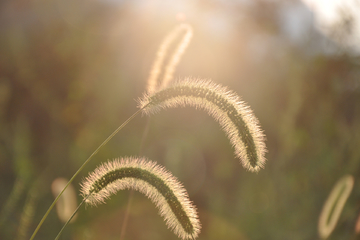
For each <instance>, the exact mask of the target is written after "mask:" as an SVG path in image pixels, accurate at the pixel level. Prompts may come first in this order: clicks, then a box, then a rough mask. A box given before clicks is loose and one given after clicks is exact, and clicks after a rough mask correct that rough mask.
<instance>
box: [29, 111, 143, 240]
mask: <svg viewBox="0 0 360 240" xmlns="http://www.w3.org/2000/svg"><path fill="white" fill-rule="evenodd" d="M144 107H146V106H144ZM144 107H143V108H144ZM143 108H140V109H139V110H137V111H136V112H135V113H134V114H133V115H131V117H129V118H128V119H127V120H126V121H125V122H123V124H121V125H120V127H118V128H117V129H116V130H115V131H114V132H113V133H112V134H110V136H109V137H108V138H106V139H105V141H104V142H102V143H101V144H100V146H99V147H98V148H97V149H96V150H95V151H94V152H93V153H92V154H91V155H90V157H89V158H88V159H86V161H85V162H84V163H83V165H81V167H80V168H79V169H78V170H77V172H76V173H75V174H74V175H73V176H72V178H71V179H70V180H69V182H68V183H67V184H66V186H65V187H64V189H63V190H62V191H61V192H60V193H59V195H58V196H57V197H56V198H55V200H54V202H53V203H52V204H51V206H50V207H49V209H48V210H47V211H46V213H45V214H44V216H43V217H42V219H41V221H40V222H39V224H38V226H37V227H36V229H35V231H34V233H33V234H32V235H31V238H30V240H33V239H34V237H35V235H36V233H37V232H38V231H39V229H40V227H41V225H42V224H43V223H44V221H45V219H46V218H47V216H48V215H49V213H50V211H51V210H52V209H53V208H54V206H55V204H56V203H57V201H58V200H59V198H60V196H61V195H62V194H63V192H64V191H65V189H66V188H67V187H68V186H69V185H70V183H72V181H73V180H74V179H75V177H76V176H77V175H78V174H79V172H80V171H81V170H82V169H83V168H84V167H85V165H86V164H87V163H88V162H89V161H90V159H92V157H93V156H94V155H95V154H96V153H98V152H99V150H100V149H101V148H102V147H103V146H104V145H105V144H106V143H108V142H109V141H110V139H112V138H113V137H114V136H115V134H117V133H118V132H119V131H120V130H121V129H122V128H123V127H125V126H126V124H128V123H129V122H130V121H131V120H132V119H133V118H134V117H136V116H137V115H138V114H139V113H140V112H141V111H142V109H143Z"/></svg>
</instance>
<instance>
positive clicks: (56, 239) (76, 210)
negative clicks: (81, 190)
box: [55, 193, 91, 240]
mask: <svg viewBox="0 0 360 240" xmlns="http://www.w3.org/2000/svg"><path fill="white" fill-rule="evenodd" d="M90 194H91V193H90ZM90 194H89V195H87V196H86V197H85V198H84V199H83V200H82V201H81V203H80V204H79V206H78V207H77V208H76V209H75V211H74V213H73V214H72V215H71V216H70V218H69V219H68V220H67V222H66V223H65V224H64V226H63V227H62V228H61V230H60V232H59V233H58V235H57V236H56V238H55V240H58V239H59V237H60V235H61V233H62V232H63V231H64V229H65V227H66V226H67V225H68V224H69V222H70V221H71V220H72V219H73V217H74V216H75V214H76V213H77V212H78V211H79V209H80V207H81V206H82V205H83V203H84V202H85V201H86V199H87V198H88V197H89V196H90Z"/></svg>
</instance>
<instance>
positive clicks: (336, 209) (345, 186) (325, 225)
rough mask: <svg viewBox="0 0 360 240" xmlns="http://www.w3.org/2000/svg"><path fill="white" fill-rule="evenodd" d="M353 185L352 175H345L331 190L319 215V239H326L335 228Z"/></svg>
mask: <svg viewBox="0 0 360 240" xmlns="http://www.w3.org/2000/svg"><path fill="white" fill-rule="evenodd" d="M353 186H354V177H353V176H351V175H346V176H344V177H342V178H341V179H340V180H339V181H338V182H337V183H336V184H335V186H334V188H333V189H332V190H331V192H330V194H329V197H328V198H327V200H326V201H325V204H324V206H323V208H322V211H321V213H320V217H319V223H318V232H319V237H320V238H321V239H327V238H328V237H329V236H330V234H331V233H332V231H333V230H334V229H335V227H336V224H337V222H338V220H339V218H340V215H341V212H342V210H343V208H344V205H345V203H346V201H347V199H348V197H349V196H350V193H351V191H352V189H353Z"/></svg>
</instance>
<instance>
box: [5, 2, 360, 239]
mask: <svg viewBox="0 0 360 240" xmlns="http://www.w3.org/2000/svg"><path fill="white" fill-rule="evenodd" d="M164 2H165V3H164ZM164 2H163V1H143V2H142V1H119V2H117V1H115V0H114V1H110V0H108V1H89V2H83V1H80V0H76V1H60V0H54V1H43V0H30V1H23V0H16V1H3V2H2V3H0V5H1V7H0V53H1V54H0V183H1V184H0V208H1V209H0V211H1V212H0V239H28V238H29V237H30V234H31V233H32V231H33V230H34V229H35V227H36V225H37V223H38V222H39V221H40V219H41V217H42V216H43V214H44V213H45V211H46V210H47V208H48V207H49V206H50V204H51V202H52V201H53V196H52V194H51V183H52V181H53V180H54V179H56V178H58V177H65V178H68V179H69V178H70V177H71V176H72V175H73V174H74V173H75V171H76V170H77V169H78V168H79V167H80V165H81V164H82V163H83V162H84V161H85V159H86V158H87V157H88V156H89V155H90V154H91V153H92V152H93V151H94V150H95V148H96V147H97V146H98V145H99V144H100V143H101V142H102V141H103V140H104V139H105V138H106V137H107V136H108V135H109V134H110V133H111V132H112V131H113V130H115V129H116V128H117V127H118V126H119V125H120V124H121V123H122V122H123V121H124V120H126V119H127V118H128V117H129V116H130V115H131V114H132V113H134V112H135V111H136V109H137V108H136V106H137V103H136V99H137V98H139V97H140V96H141V95H142V93H143V92H144V91H145V86H146V79H147V77H148V71H149V70H150V68H151V63H152V61H153V59H154V57H155V53H156V50H157V47H158V45H159V44H160V43H161V40H162V38H163V37H164V36H165V35H166V34H167V33H168V32H169V31H170V30H171V29H172V28H173V27H174V26H176V25H177V24H178V23H179V22H180V20H181V19H182V18H181V17H179V16H182V15H181V14H184V15H185V16H186V21H187V22H188V23H190V24H191V25H192V26H193V28H194V37H193V40H192V42H191V43H190V45H189V47H188V49H187V52H186V53H185V54H184V57H183V59H182V61H181V63H180V65H179V67H178V69H177V71H176V73H175V75H176V76H177V78H181V77H185V76H194V77H201V78H211V79H212V80H213V81H214V82H217V83H219V84H222V85H225V86H228V87H229V88H230V89H232V90H234V91H235V92H237V93H238V94H239V95H240V96H243V99H244V101H246V102H247V103H248V104H249V105H250V106H251V108H252V109H253V110H254V113H255V115H256V116H257V117H258V118H259V120H260V123H261V125H262V128H263V129H264V130H265V134H266V136H267V142H266V143H267V148H268V154H267V159H268V161H267V163H266V165H265V169H263V170H261V171H260V172H259V173H258V174H253V173H249V172H246V171H244V170H243V168H242V167H241V165H240V164H239V163H238V162H237V160H235V159H234V156H233V152H232V149H231V147H230V144H229V142H228V140H227V138H226V137H225V134H224V133H223V132H222V131H221V129H219V128H218V124H217V123H216V122H214V121H213V120H212V119H211V118H210V117H209V116H207V115H206V114H205V113H204V112H201V111H196V110H194V109H190V108H184V109H172V110H167V111H163V112H161V113H159V114H158V115H156V116H153V117H151V121H150V126H149V134H148V136H147V138H146V139H145V142H144V146H143V155H144V156H146V157H148V158H149V159H151V160H154V161H158V162H159V163H160V164H162V165H164V166H165V167H166V168H167V169H169V171H171V172H172V173H173V174H174V175H175V176H177V177H178V179H179V180H180V181H181V182H183V184H184V186H185V188H186V189H187V190H188V193H189V195H190V199H191V200H192V201H193V202H194V203H195V205H196V206H197V208H198V210H199V217H200V221H201V223H202V226H203V228H202V232H201V234H200V237H199V239H208V240H211V239H254V240H255V239H277V240H278V239H284V240H285V239H292V240H297V239H318V234H317V222H318V217H319V214H320V212H321V209H322V206H323V203H324V202H325V200H326V198H327V196H328V194H329V193H330V191H331V189H332V187H333V185H334V184H335V183H336V182H337V180H338V179H340V178H341V177H342V176H344V175H345V174H352V175H353V176H354V177H355V185H354V190H353V192H352V194H351V195H350V198H349V199H348V202H347V203H346V205H345V208H344V211H343V213H342V215H341V217H340V219H339V222H338V225H337V226H336V228H335V230H334V232H333V234H332V235H331V236H330V238H329V239H356V236H355V234H354V227H355V220H356V219H357V217H358V215H359V213H360V188H359V187H358V185H359V183H360V182H359V181H360V179H359V176H360V148H359V146H360V60H359V57H357V56H356V55H354V54H352V53H351V52H350V53H349V52H348V50H347V49H345V48H342V47H338V48H336V47H335V51H332V53H331V54H329V53H328V52H326V51H320V50H316V49H317V47H316V46H317V45H316V44H317V43H318V41H320V40H321V39H322V38H324V36H323V35H321V34H319V33H318V32H316V30H314V29H312V30H309V32H307V33H306V36H304V39H305V40H304V41H301V43H300V44H299V43H296V42H295V43H294V42H293V41H292V40H291V39H290V38H288V37H287V36H286V35H285V34H284V32H283V31H282V30H281V24H282V22H281V21H280V20H279V13H280V12H279V9H282V7H283V5H284V4H285V3H284V2H282V1H256V4H255V3H254V4H244V3H241V1H239V2H236V1H234V2H233V3H229V2H227V1H215V0H213V1H211V0H206V1H205V0H203V1H197V2H192V3H190V1H185V3H181V4H180V3H179V2H180V1H179V2H177V1H174V2H172V3H170V1H164ZM291 2H292V3H294V2H296V1H291ZM186 4H188V5H190V7H189V9H187V8H185V7H184V6H185V5H186ZM179 13H181V14H180V15H179ZM340 27H341V26H340ZM338 32H341V31H338ZM319 39H320V40H319ZM329 42H330V43H331V44H330V45H331V47H334V46H335V44H334V43H333V42H332V41H331V40H329ZM314 46H315V47H314ZM314 49H315V50H314ZM146 121H147V119H146V117H140V116H139V117H137V118H136V119H134V120H133V121H132V122H131V123H130V124H129V125H128V126H127V127H126V128H124V129H123V130H122V131H121V132H120V133H119V134H117V135H116V136H115V137H114V138H113V139H112V140H111V141H110V142H109V143H108V144H107V145H106V146H105V147H104V148H103V149H102V150H101V151H100V152H99V153H98V154H97V155H96V156H95V158H94V159H93V160H92V161H91V162H90V164H89V165H88V166H87V167H86V170H85V171H84V172H83V173H82V174H81V175H82V176H81V177H78V178H77V179H75V182H74V186H75V188H76V190H78V189H79V186H78V183H79V182H80V180H81V178H82V177H84V176H86V174H87V172H88V171H92V170H93V169H94V168H95V166H97V165H99V163H100V162H101V161H105V160H107V159H113V158H116V157H120V156H129V155H137V154H138V152H139V148H140V145H141V138H142V134H143V132H144V130H145V126H146ZM128 196H129V192H128V191H123V192H121V193H118V194H117V195H116V196H114V197H113V198H112V199H111V200H109V201H108V203H107V204H106V205H102V206H99V207H98V208H87V209H86V210H85V208H82V209H81V210H80V213H79V216H78V219H77V220H76V222H74V223H73V224H71V225H70V226H68V228H67V230H66V231H65V233H64V235H63V239H74V240H75V239H118V238H119V236H120V229H121V227H120V226H121V224H122V222H123V216H124V213H125V210H126V206H127V200H128ZM78 200H79V201H80V197H79V199H78ZM61 227H62V223H61V221H60V220H59V219H58V218H57V216H56V211H52V213H51V214H50V215H49V217H48V219H47V220H46V221H45V223H44V225H43V226H42V228H41V229H40V231H39V233H38V235H37V237H36V239H52V238H53V237H55V236H56V234H57V233H58V231H59V230H60V228H61ZM125 236H126V237H125V239H129V240H130V239H138V240H142V239H144V240H145V239H177V237H176V236H175V235H174V234H173V233H172V232H171V231H170V230H167V229H166V226H165V224H164V223H163V219H162V218H161V217H160V216H158V215H157V210H156V209H155V207H154V206H153V205H152V203H151V202H150V201H149V200H148V199H146V198H145V197H144V196H143V195H141V194H138V193H135V194H134V197H133V202H132V205H131V210H130V215H129V222H128V227H127V230H126V234H125Z"/></svg>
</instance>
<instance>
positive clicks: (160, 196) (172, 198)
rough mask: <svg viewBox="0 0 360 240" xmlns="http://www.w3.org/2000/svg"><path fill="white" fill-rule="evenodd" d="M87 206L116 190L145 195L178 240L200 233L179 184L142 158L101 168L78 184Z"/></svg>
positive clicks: (161, 168) (117, 162)
mask: <svg viewBox="0 0 360 240" xmlns="http://www.w3.org/2000/svg"><path fill="white" fill-rule="evenodd" d="M81 186H82V189H81V192H82V195H83V197H84V198H85V197H87V200H86V203H88V204H90V205H97V204H99V203H104V202H105V200H106V199H107V198H109V197H110V196H111V195H112V194H115V193H116V192H117V191H119V190H123V189H134V190H137V191H139V192H141V193H143V194H145V195H146V196H147V197H148V198H149V199H150V200H151V201H152V202H153V203H154V204H155V205H156V206H157V207H158V208H159V212H160V215H161V216H163V217H164V219H165V221H166V224H167V226H168V227H169V228H171V229H173V231H174V232H175V234H177V235H178V236H179V237H180V238H181V239H195V238H196V237H197V236H198V234H199V232H200V228H201V225H200V222H199V219H198V216H197V212H196V208H195V207H194V205H193V204H192V202H191V201H190V200H189V197H188V194H187V192H186V190H185V189H184V187H183V186H182V185H181V183H179V181H178V180H177V179H176V178H175V177H174V176H173V175H172V174H170V173H169V172H168V171H166V170H165V169H164V168H163V167H160V166H158V165H156V164H155V163H154V162H151V161H148V160H146V159H144V158H123V159H116V160H114V161H111V162H107V163H104V164H102V165H101V166H100V167H98V168H97V169H95V171H94V172H92V173H90V174H89V176H88V177H87V178H86V179H85V180H84V181H83V183H82V184H81Z"/></svg>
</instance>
